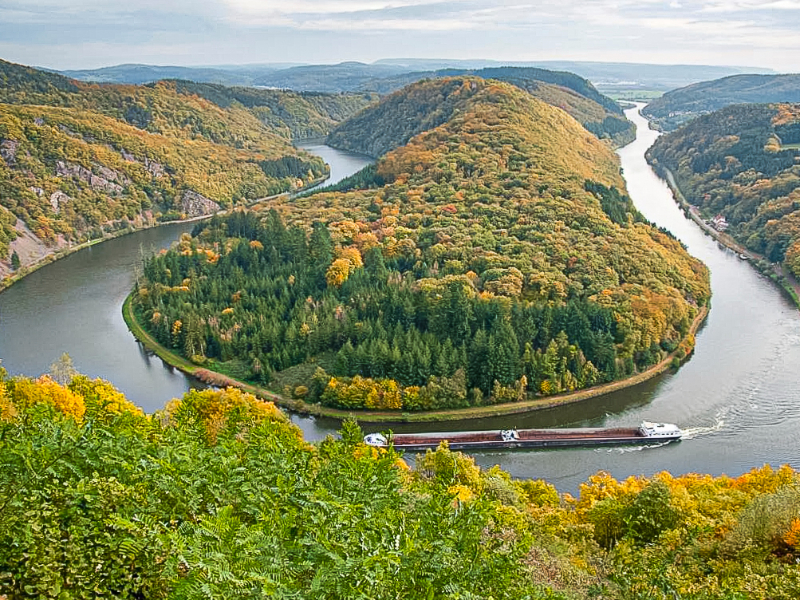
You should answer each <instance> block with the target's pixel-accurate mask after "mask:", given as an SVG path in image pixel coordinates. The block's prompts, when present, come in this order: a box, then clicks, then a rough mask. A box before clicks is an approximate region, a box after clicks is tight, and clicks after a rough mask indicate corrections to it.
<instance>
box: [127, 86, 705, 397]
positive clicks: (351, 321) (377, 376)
mask: <svg viewBox="0 0 800 600" xmlns="http://www.w3.org/2000/svg"><path fill="white" fill-rule="evenodd" d="M420 106H424V107H425V108H424V110H418V109H419V107H420ZM406 107H413V111H407V110H406ZM371 112H372V113H373V114H376V115H380V118H375V123H374V124H375V127H373V128H370V129H369V130H368V131H370V132H373V133H374V134H375V135H382V134H383V132H385V131H389V132H392V135H394V136H399V135H401V134H402V135H407V134H406V133H405V129H404V128H406V127H407V128H409V129H411V130H417V129H423V128H424V129H425V131H424V132H422V133H420V134H418V135H417V136H415V137H413V138H412V139H411V140H410V141H409V142H408V144H406V145H405V146H401V147H399V148H397V149H395V150H394V151H392V152H389V153H388V154H386V155H384V156H383V157H382V158H381V159H380V161H379V162H378V164H377V166H376V167H375V168H372V169H369V170H368V171H366V172H365V173H362V175H361V177H360V181H361V184H362V185H364V184H367V183H369V184H371V185H372V186H373V187H372V188H371V189H357V190H352V191H349V192H338V193H332V192H323V193H316V194H313V195H310V196H307V197H300V198H294V199H292V200H291V201H286V202H284V201H281V200H277V199H276V200H274V201H270V202H268V203H266V204H265V205H264V206H263V212H261V213H259V214H254V213H252V212H250V213H237V214H235V215H232V216H230V217H227V218H223V219H214V220H212V221H210V222H207V223H205V224H203V225H201V226H198V228H197V229H196V232H195V233H196V235H195V237H194V238H191V239H184V240H182V241H181V244H180V246H179V247H178V248H176V249H175V250H172V251H170V252H169V253H167V254H166V255H163V256H157V257H154V258H153V259H152V260H151V261H149V262H148V263H147V265H146V266H145V271H144V272H145V279H143V280H142V282H141V286H140V288H139V289H138V290H137V292H136V294H135V300H136V307H137V311H138V315H139V319H140V322H141V323H142V324H144V325H145V326H146V327H147V328H148V329H149V330H150V331H151V332H152V334H153V335H154V336H155V337H156V338H157V339H158V340H159V341H160V342H161V343H162V344H165V345H167V346H170V347H173V348H176V349H178V350H179V351H180V352H183V353H184V354H185V356H186V357H187V358H191V359H192V360H194V361H195V362H198V363H200V364H207V365H209V366H210V367H211V368H212V369H215V370H222V371H225V372H228V373H236V374H237V375H238V376H239V377H241V378H244V379H250V380H253V381H257V382H265V383H268V384H272V385H278V390H279V391H281V390H282V386H283V385H284V384H287V382H293V385H292V386H291V388H290V390H289V393H295V394H298V395H301V396H304V397H306V395H307V398H311V399H313V400H315V401H322V402H325V403H328V404H330V405H333V406H339V407H345V408H349V409H356V408H365V407H372V408H376V407H377V408H395V409H399V408H402V409H403V410H430V409H433V408H439V407H442V406H469V405H473V406H474V405H481V404H487V403H494V402H507V401H511V400H514V399H521V398H524V397H526V396H528V395H535V394H545V395H546V394H552V393H557V392H562V391H570V390H575V389H578V388H582V387H588V386H591V385H594V384H596V383H600V382H603V381H610V380H614V379H618V378H623V377H626V376H628V375H631V374H633V373H635V372H637V371H639V370H641V369H644V368H647V367H649V366H650V365H653V364H655V363H657V362H659V361H661V360H663V359H664V358H665V357H666V356H667V354H668V353H669V352H671V351H673V350H676V349H677V348H679V347H680V348H681V352H683V353H684V354H685V352H686V351H688V350H689V349H690V348H691V340H686V339H685V338H686V336H687V333H688V331H689V327H690V325H691V323H692V321H693V319H694V317H695V316H696V315H697V314H698V311H699V308H700V307H701V306H702V305H704V304H705V302H706V301H707V299H708V295H709V287H708V274H707V271H706V269H705V268H704V267H703V265H702V264H701V263H699V262H698V261H696V260H695V259H693V258H691V257H690V256H689V255H688V254H687V253H686V251H685V250H684V249H683V248H682V247H681V245H680V244H679V243H678V242H677V241H676V240H675V239H674V238H672V237H670V236H669V235H668V234H666V233H665V232H662V231H658V230H656V229H654V228H653V227H651V226H650V225H648V224H647V223H645V222H644V221H643V219H642V217H641V215H639V213H638V212H637V211H636V210H635V208H634V207H633V205H632V203H631V201H630V199H629V198H628V197H627V195H626V193H625V184H624V181H623V179H622V177H621V175H620V168H619V162H618V158H617V156H616V155H615V154H614V152H613V151H612V150H611V149H610V148H609V147H608V146H607V145H606V144H604V143H602V142H601V141H599V140H598V139H597V138H596V137H594V136H593V135H591V134H590V133H589V132H587V131H586V130H585V129H584V128H583V127H581V126H580V124H578V123H577V122H576V121H575V120H574V119H573V118H572V117H570V116H569V115H567V114H566V113H564V112H563V111H561V110H558V109H555V108H553V107H552V106H549V105H548V104H545V103H544V102H541V101H539V100H537V99H535V98H533V97H532V96H530V95H529V94H527V93H525V92H523V91H521V90H519V89H518V88H516V87H514V86H511V85H509V84H504V83H499V82H492V81H486V80H483V79H479V78H475V77H457V78H451V79H441V80H433V81H430V80H429V81H424V82H420V83H417V84H415V85H413V86H410V87H409V88H407V89H405V90H403V91H402V92H401V93H399V94H396V95H393V96H391V97H390V98H387V99H385V100H384V101H383V102H382V104H381V106H380V107H379V109H377V110H375V111H371ZM430 115H434V118H435V121H430V120H428V121H425V119H429V118H430ZM437 122H441V124H440V125H438V126H436V123H437ZM398 123H399V124H402V125H403V129H401V130H398V132H397V133H395V130H394V129H393V128H394V127H395V125H396V124H398ZM396 139H399V138H397V137H396V138H395V139H394V140H390V139H389V138H387V141H386V142H384V143H385V144H389V143H393V144H396V143H398V142H397V141H395V140H396ZM272 209H275V211H277V212H271V210H272ZM309 365H319V366H322V367H323V368H324V369H326V370H328V373H330V374H327V373H325V371H322V370H320V372H319V373H318V374H317V376H316V377H314V378H313V381H314V382H315V383H314V384H313V385H311V386H309V383H310V382H311V381H312V378H311V374H312V373H313V370H314V366H311V373H309V372H308V367H309ZM293 368H295V370H293ZM297 369H299V371H298V370H297ZM298 372H300V373H301V376H300V377H298V378H296V379H292V377H293V376H292V373H298ZM331 375H334V377H331ZM351 377H352V378H353V379H352V380H351V379H350V378H351ZM294 386H297V389H294ZM292 390H293V391H292Z"/></svg>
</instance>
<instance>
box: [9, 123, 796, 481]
mask: <svg viewBox="0 0 800 600" xmlns="http://www.w3.org/2000/svg"><path fill="white" fill-rule="evenodd" d="M627 114H628V117H629V118H631V119H632V120H633V121H634V122H636V124H637V125H638V127H639V133H638V137H637V139H636V141H635V142H633V143H632V144H630V145H629V146H627V147H625V148H624V149H622V150H621V151H620V156H621V159H622V165H623V168H624V172H625V177H626V179H627V182H628V190H629V191H630V193H631V196H632V197H633V199H634V201H635V202H636V205H637V206H638V207H639V209H640V210H641V211H642V212H643V213H644V214H645V216H646V217H647V218H648V219H650V220H651V221H654V222H656V223H657V224H658V225H662V226H664V227H666V228H667V229H669V230H670V231H672V232H673V233H674V234H675V235H676V236H677V237H678V238H680V239H681V240H682V241H683V242H684V243H685V244H686V245H687V247H688V249H689V252H691V253H692V254H693V255H694V256H697V257H698V258H700V259H701V260H702V261H704V262H705V263H706V264H707V265H708V266H709V267H710V268H711V271H712V288H713V294H714V296H713V301H712V310H711V315H710V316H709V318H708V321H707V322H706V325H705V326H704V327H703V329H702V330H701V331H700V333H699V335H698V336H697V349H696V352H695V355H694V357H693V358H692V359H691V360H690V361H689V362H688V363H687V364H686V365H684V366H683V367H681V369H680V370H679V371H678V372H677V373H674V374H669V375H665V376H662V377H660V378H657V379H654V380H651V381H649V382H647V383H645V384H643V385H641V386H637V387H636V388H632V389H629V390H625V391H622V392H619V393H616V394H612V395H609V396H606V397H604V398H599V399H594V400H591V401H589V402H587V403H584V404H578V405H571V406H566V407H562V408H560V409H553V410H549V411H543V412H537V413H531V414H529V415H522V416H520V415H516V416H513V417H506V418H498V419H488V420H479V421H468V422H465V423H458V424H448V425H446V426H429V427H428V429H437V430H442V429H487V428H500V427H520V428H522V427H559V426H576V425H586V426H589V425H591V426H596V425H607V426H612V425H635V424H638V423H639V422H640V421H642V420H643V419H649V420H664V421H672V422H675V423H678V424H680V425H681V426H682V427H683V428H684V429H686V430H688V432H689V436H688V439H686V440H684V441H682V442H680V443H678V444H668V445H666V446H664V447H659V448H647V449H642V448H627V449H603V450H592V449H585V450H558V451H533V452H498V453H486V454H481V455H478V456H477V457H476V458H477V460H478V462H479V463H480V464H482V465H485V466H488V465H492V464H500V465H501V466H502V467H503V468H504V469H506V470H508V471H510V472H511V473H512V474H513V475H514V476H517V477H543V478H545V479H548V480H549V481H551V482H553V483H554V484H555V485H556V486H557V487H559V489H561V490H563V491H575V490H576V489H577V486H578V484H579V483H580V482H581V481H584V480H585V479H586V478H587V477H588V476H589V475H591V474H592V473H594V472H596V471H598V470H600V469H605V470H607V471H610V472H611V473H612V474H613V475H615V476H617V477H625V476H627V475H637V474H646V475H650V474H653V473H655V472H657V471H661V470H670V471H672V472H674V473H685V472H689V471H699V472H707V473H712V474H720V473H728V474H731V475H737V474H740V473H742V472H744V471H746V470H749V469H750V468H752V467H754V466H760V465H762V464H764V463H771V464H774V465H778V464H782V463H790V464H792V465H793V466H794V467H796V468H800V435H798V431H800V373H798V369H797V365H800V313H799V312H798V311H797V310H796V309H794V307H793V306H792V305H791V303H790V302H788V301H787V300H786V299H785V298H784V297H783V296H782V294H781V292H780V291H779V290H778V289H777V288H776V287H774V286H773V285H772V284H771V283H770V282H769V281H768V280H765V279H764V278H762V277H761V276H759V275H758V274H757V273H756V272H755V271H754V270H753V269H752V268H751V267H749V266H748V265H747V264H746V263H744V262H742V261H740V260H739V259H738V258H736V256H735V255H734V254H733V253H730V252H727V251H725V250H722V249H720V248H719V247H718V246H717V244H716V242H714V241H713V240H712V239H710V238H708V237H705V236H704V235H703V233H702V232H701V231H700V230H699V228H698V227H696V226H695V225H694V224H693V223H692V222H691V221H689V220H688V219H686V218H685V217H684V216H683V214H682V213H681V211H680V210H679V209H678V208H677V205H676V204H675V203H674V201H673V200H672V196H671V194H670V192H669V189H668V188H667V187H666V185H665V184H664V183H663V182H662V181H661V180H659V179H658V178H657V177H656V176H655V174H654V173H653V172H652V171H651V170H650V168H649V167H648V166H647V164H646V163H645V161H644V152H645V150H646V149H647V148H648V147H649V146H650V145H651V144H652V143H653V141H654V140H655V138H656V136H657V134H656V133H655V132H653V131H650V130H649V129H648V128H647V124H646V122H645V121H644V120H643V119H642V118H641V117H640V116H639V115H638V112H637V111H636V110H631V111H628V113H627ZM306 147H307V148H308V149H309V150H310V151H312V152H314V153H316V154H319V155H320V156H322V157H323V158H324V159H325V160H326V162H328V163H329V164H331V166H332V182H335V181H336V180H338V179H340V178H341V177H343V176H346V175H349V174H351V173H353V172H355V171H357V170H358V169H360V168H361V167H363V166H364V165H365V164H367V162H368V159H366V158H364V157H360V156H356V155H350V154H346V153H341V152H338V151H335V150H333V149H331V148H328V147H326V146H320V145H317V144H311V145H307V146H306ZM190 229H191V225H188V224H186V225H176V226H170V227H164V228H159V229H156V230H150V231H144V232H140V233H137V234H134V235H131V236H127V237H124V238H120V239H117V240H113V241H110V242H106V243H104V244H102V245H100V246H97V247H95V248H91V249H88V250H85V251H82V252H79V253H77V254H75V255H73V256H71V257H68V258H66V259H64V260H62V261H59V262H57V263H54V264H53V265H50V266H48V267H46V268H44V269H42V270H40V271H38V272H36V273H34V274H33V275H31V276H29V277H27V278H26V279H24V280H23V281H21V282H20V283H18V284H16V285H14V286H13V287H12V288H10V289H9V290H7V291H6V292H3V293H2V294H0V358H2V360H3V365H4V366H5V367H6V368H7V369H8V370H9V371H10V372H11V373H22V374H25V375H38V374H40V373H42V372H43V371H46V370H47V369H48V367H49V365H50V364H51V363H52V362H53V361H54V360H56V359H57V358H58V357H59V356H60V355H61V354H62V353H63V352H69V354H70V355H71V356H72V358H73V360H74V362H75V365H76V367H77V368H78V369H79V370H80V371H82V372H84V373H87V374H89V375H91V376H102V377H105V378H107V379H110V380H111V381H112V382H113V383H114V384H115V385H116V386H118V387H119V388H120V389H122V390H123V391H124V392H125V393H126V394H127V395H128V397H130V398H131V399H132V400H134V401H135V402H137V403H138V404H139V405H141V406H142V407H143V408H145V409H146V410H148V411H152V410H155V409H157V408H160V407H162V406H163V405H164V403H165V402H166V401H168V400H169V399H170V398H173V397H175V396H180V395H181V394H183V392H184V391H186V390H187V389H189V387H190V386H191V385H192V383H191V382H190V381H189V380H188V379H187V378H186V377H184V376H183V375H182V374H180V373H179V372H175V371H173V370H172V369H170V368H168V367H164V366H163V364H162V363H161V361H160V360H159V359H158V358H150V357H148V356H147V354H146V353H145V352H143V351H142V350H141V347H140V346H139V344H138V343H137V342H136V341H135V340H134V338H133V336H132V335H131V334H130V333H129V332H128V331H127V328H126V326H125V324H124V322H123V320H122V317H121V315H120V308H121V305H122V301H123V299H124V297H125V295H126V294H127V292H128V290H129V289H130V287H131V284H132V281H133V269H134V267H135V266H136V264H137V263H138V262H139V260H140V255H141V252H142V251H145V252H147V251H151V249H153V248H156V249H157V248H161V247H165V246H168V245H169V244H170V243H171V242H172V241H174V240H175V239H177V238H178V237H179V236H180V234H181V233H183V232H184V231H189V230H190ZM294 420H295V422H296V423H298V425H300V426H301V427H302V428H303V430H304V431H305V433H306V437H307V439H310V440H314V439H320V438H322V437H324V436H325V435H327V434H328V433H330V432H332V431H335V430H336V428H337V426H338V423H337V422H335V421H331V420H326V419H312V418H307V417H294ZM402 429H405V430H410V429H420V427H419V426H415V427H413V428H409V427H408V426H406V427H405V428H403V427H398V428H397V430H398V431H399V430H402Z"/></svg>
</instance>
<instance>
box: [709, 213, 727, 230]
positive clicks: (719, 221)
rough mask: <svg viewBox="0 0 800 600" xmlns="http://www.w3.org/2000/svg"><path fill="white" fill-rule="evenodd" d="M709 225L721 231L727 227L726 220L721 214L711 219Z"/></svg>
mask: <svg viewBox="0 0 800 600" xmlns="http://www.w3.org/2000/svg"><path fill="white" fill-rule="evenodd" d="M711 226H712V227H713V228H714V229H716V230H717V231H719V232H723V231H725V230H726V229H727V228H728V220H727V219H726V218H725V217H723V216H722V215H717V216H716V217H714V218H713V219H711Z"/></svg>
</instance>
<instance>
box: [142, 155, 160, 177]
mask: <svg viewBox="0 0 800 600" xmlns="http://www.w3.org/2000/svg"><path fill="white" fill-rule="evenodd" d="M144 168H145V169H147V171H148V172H149V173H150V175H152V176H153V177H155V178H159V177H163V176H164V165H162V164H161V163H158V162H156V161H154V160H150V159H149V158H147V157H145V159H144Z"/></svg>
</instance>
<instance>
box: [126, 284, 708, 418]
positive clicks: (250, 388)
mask: <svg viewBox="0 0 800 600" xmlns="http://www.w3.org/2000/svg"><path fill="white" fill-rule="evenodd" d="M122 314H123V318H124V319H125V323H126V324H127V325H128V328H129V329H130V330H131V332H132V333H133V335H134V336H135V337H136V338H137V339H138V340H139V341H140V342H141V343H142V344H144V346H145V347H146V348H147V349H148V350H150V351H151V352H153V353H155V354H156V355H157V356H158V357H159V358H161V360H163V361H164V362H166V363H167V364H169V365H171V366H173V367H175V368H177V369H180V370H181V371H183V372H184V373H186V374H188V375H192V376H194V377H198V378H199V379H201V380H206V381H208V380H211V381H212V383H213V385H217V386H227V385H231V386H234V387H238V388H240V389H242V390H245V391H247V392H250V393H251V394H255V395H257V396H259V397H261V398H264V399H266V400H270V401H272V402H275V403H276V404H278V405H279V406H282V407H284V408H288V409H289V410H293V411H296V412H300V413H304V414H308V415H314V416H318V417H331V418H334V419H345V418H348V417H355V418H357V419H358V420H359V421H361V422H364V423H415V422H416V423H424V422H433V421H462V420H468V419H483V418H487V417H498V416H503V415H511V414H519V413H525V412H530V411H534V410H542V409H546V408H553V407H555V406H560V405H562V404H572V403H574V402H582V401H584V400H589V399H591V398H597V397H598V396H602V395H604V394H610V393H611V392H617V391H619V390H623V389H625V388H629V387H632V386H635V385H638V384H640V383H644V382H645V381H648V380H649V379H652V378H653V377H657V376H658V375H661V374H662V373H665V372H667V371H668V370H670V369H671V368H673V366H674V365H675V362H676V361H681V360H685V359H686V358H688V356H689V354H687V355H686V356H685V357H684V358H680V357H679V355H678V352H679V350H676V351H675V352H673V353H671V354H670V355H668V356H667V357H666V358H665V359H664V360H662V361H661V362H660V363H658V364H656V365H654V366H652V367H650V368H649V369H647V370H646V371H643V372H641V373H637V374H636V375H634V376H633V377H629V378H628V379H624V380H621V381H612V382H611V383H606V384H603V385H598V386H595V387H592V388H588V389H583V390H579V391H576V392H571V393H566V394H557V395H553V396H546V397H541V398H532V399H529V400H523V401H521V402H510V403H506V404H495V405H491V406H476V407H469V408H457V409H449V410H437V411H426V412H399V411H347V410H340V409H337V408H331V407H327V406H322V405H321V404H311V403H308V402H303V401H302V400H295V399H291V398H286V397H284V396H281V395H279V394H275V393H274V392H271V391H269V390H268V389H266V388H264V387H260V386H256V385H253V384H249V383H245V382H243V381H238V380H236V379H234V378H232V377H228V376H226V375H222V374H219V373H214V372H210V371H208V370H207V369H205V368H204V367H200V366H198V365H195V364H194V363H192V362H190V361H188V360H186V359H185V358H184V357H182V356H180V355H179V354H177V353H175V352H172V351H171V350H169V349H167V348H165V347H164V346H162V345H161V344H159V343H158V342H157V341H156V340H155V338H153V337H152V336H151V335H150V334H149V333H147V331H145V330H144V328H143V327H142V326H141V325H140V324H139V322H138V321H137V319H136V314H135V312H134V309H133V302H132V295H129V296H128V297H127V298H126V299H125V302H124V304H123V305H122ZM707 315H708V308H707V307H701V308H700V312H699V313H698V314H697V316H696V317H695V319H694V322H693V323H692V325H691V327H690V329H689V334H688V336H687V338H690V339H693V338H694V336H695V335H696V334H697V331H698V330H699V328H700V326H701V325H702V323H703V321H704V320H705V318H706V316H707Z"/></svg>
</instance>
